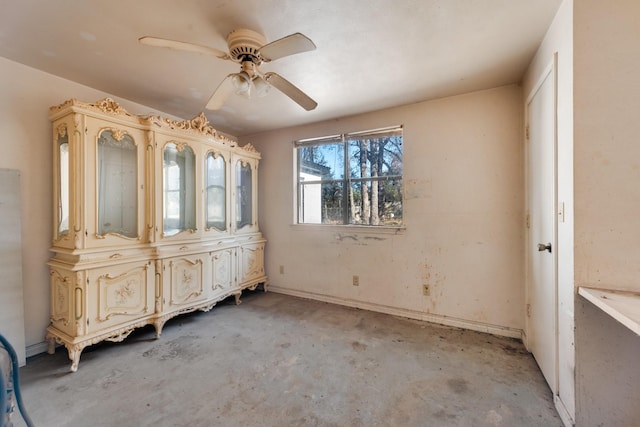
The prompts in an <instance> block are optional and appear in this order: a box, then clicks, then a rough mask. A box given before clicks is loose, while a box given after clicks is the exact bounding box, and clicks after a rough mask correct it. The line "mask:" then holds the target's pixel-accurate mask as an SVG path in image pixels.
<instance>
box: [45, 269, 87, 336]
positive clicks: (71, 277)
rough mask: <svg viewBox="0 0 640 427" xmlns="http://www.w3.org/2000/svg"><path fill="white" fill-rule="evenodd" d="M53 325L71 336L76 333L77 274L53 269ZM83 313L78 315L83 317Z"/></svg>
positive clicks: (51, 274)
mask: <svg viewBox="0 0 640 427" xmlns="http://www.w3.org/2000/svg"><path fill="white" fill-rule="evenodd" d="M50 276H51V325H53V326H55V327H56V328H57V329H59V330H61V331H63V332H65V333H67V334H69V335H75V333H76V313H75V310H74V308H75V303H74V292H75V288H76V273H75V272H73V271H70V270H65V269H61V268H54V267H52V268H51V273H50ZM81 314H82V313H78V315H81Z"/></svg>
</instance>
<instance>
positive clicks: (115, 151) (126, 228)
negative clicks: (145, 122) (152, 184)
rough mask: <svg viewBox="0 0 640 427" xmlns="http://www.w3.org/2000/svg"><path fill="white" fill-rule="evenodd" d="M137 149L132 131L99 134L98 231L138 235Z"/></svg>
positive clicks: (127, 235)
mask: <svg viewBox="0 0 640 427" xmlns="http://www.w3.org/2000/svg"><path fill="white" fill-rule="evenodd" d="M137 164H138V159H137V149H136V145H135V143H134V141H133V138H132V137H131V135H128V134H126V133H123V132H121V131H118V130H104V131H102V132H101V133H100V136H99V137H98V235H99V236H104V235H106V234H119V235H122V236H125V237H131V238H135V237H137V236H138V229H137V228H138V227H137V224H138V195H137V176H138V169H137Z"/></svg>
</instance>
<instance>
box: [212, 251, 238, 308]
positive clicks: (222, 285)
mask: <svg viewBox="0 0 640 427" xmlns="http://www.w3.org/2000/svg"><path fill="white" fill-rule="evenodd" d="M235 260H236V249H235V248H229V249H223V250H220V251H216V252H214V253H213V254H212V255H211V265H212V278H211V291H212V292H213V296H214V297H218V296H221V295H224V294H228V293H229V292H230V291H231V290H232V289H234V288H236V287H237V275H236V268H235V264H236V263H235Z"/></svg>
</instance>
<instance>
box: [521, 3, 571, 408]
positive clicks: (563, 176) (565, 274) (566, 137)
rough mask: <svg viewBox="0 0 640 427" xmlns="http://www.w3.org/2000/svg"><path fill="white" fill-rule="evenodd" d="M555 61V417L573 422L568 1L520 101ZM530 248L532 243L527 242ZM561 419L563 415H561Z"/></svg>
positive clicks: (526, 79)
mask: <svg viewBox="0 0 640 427" xmlns="http://www.w3.org/2000/svg"><path fill="white" fill-rule="evenodd" d="M554 56H555V57H556V58H557V64H556V72H557V85H556V88H557V199H558V205H559V207H564V221H558V224H557V234H558V241H557V245H556V248H557V249H556V254H557V257H558V258H557V260H558V261H557V265H558V391H557V392H558V394H559V398H560V400H561V403H560V404H559V405H556V406H558V410H559V411H560V412H562V411H566V415H568V416H569V418H571V419H575V418H574V417H575V393H574V391H575V375H574V370H575V344H574V324H575V321H574V278H573V270H574V269H573V257H574V249H573V228H574V221H573V0H565V1H564V2H563V3H562V5H561V6H560V8H559V10H558V12H557V14H556V16H555V18H554V20H553V22H552V23H551V26H550V27H549V30H548V31H547V34H546V36H545V38H544V40H543V42H542V44H541V45H540V48H539V49H538V51H537V53H536V55H535V57H534V59H533V60H532V62H531V64H530V66H529V68H528V70H527V72H526V73H525V76H524V78H523V89H524V90H523V93H524V97H525V101H526V99H527V97H528V96H529V95H530V94H531V93H532V91H533V90H534V89H535V85H536V84H537V83H538V82H539V80H540V77H541V76H542V75H543V74H544V73H545V70H546V69H547V67H548V66H549V64H551V63H552V62H553V61H554ZM531 243H532V244H535V243H536V242H531ZM563 415H564V414H563Z"/></svg>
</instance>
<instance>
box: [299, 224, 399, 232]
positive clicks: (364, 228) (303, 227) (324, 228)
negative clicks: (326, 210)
mask: <svg viewBox="0 0 640 427" xmlns="http://www.w3.org/2000/svg"><path fill="white" fill-rule="evenodd" d="M291 229H292V230H294V231H318V232H327V233H349V234H404V232H405V231H406V227H404V226H402V227H384V226H371V225H327V224H291Z"/></svg>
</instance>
